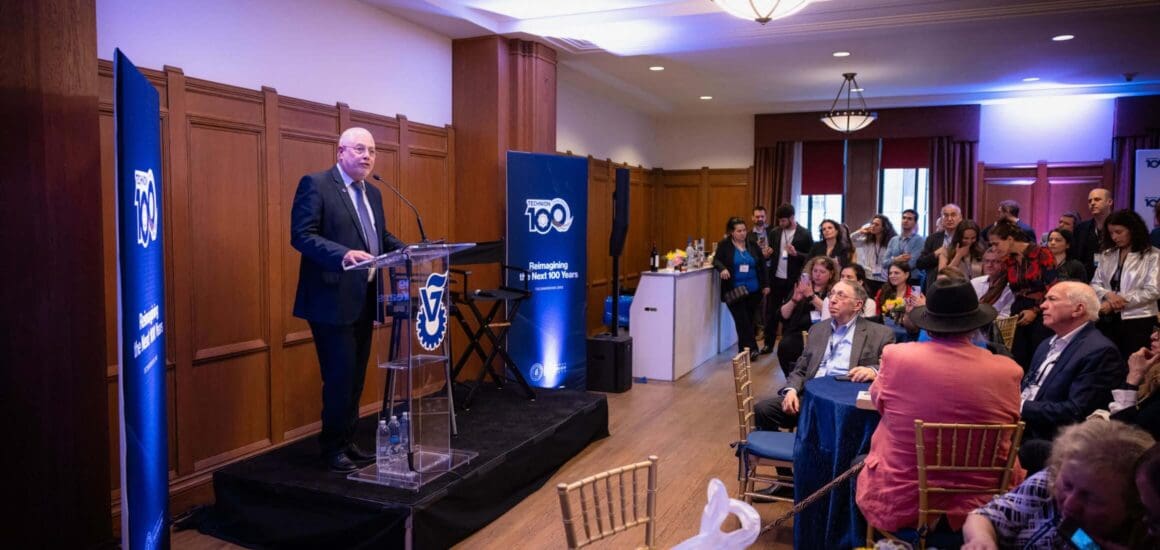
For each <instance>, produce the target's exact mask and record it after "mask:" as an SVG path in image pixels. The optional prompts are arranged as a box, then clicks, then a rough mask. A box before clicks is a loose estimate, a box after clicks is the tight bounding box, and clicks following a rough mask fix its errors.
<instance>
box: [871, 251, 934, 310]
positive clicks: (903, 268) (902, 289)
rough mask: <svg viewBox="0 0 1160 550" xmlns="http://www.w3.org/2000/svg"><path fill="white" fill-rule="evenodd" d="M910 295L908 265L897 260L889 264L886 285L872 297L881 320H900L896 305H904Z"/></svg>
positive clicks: (898, 307)
mask: <svg viewBox="0 0 1160 550" xmlns="http://www.w3.org/2000/svg"><path fill="white" fill-rule="evenodd" d="M932 275H933V274H932ZM912 293H913V288H912V287H911V286H910V264H909V263H908V262H905V261H902V260H897V261H895V262H894V263H892V264H890V269H887V270H886V284H885V285H882V288H881V289H879V290H878V294H877V295H876V296H874V301H875V302H877V303H878V307H879V308H880V309H881V311H880V314H881V315H882V317H883V318H891V319H894V320H895V321H899V320H900V318H901V312H900V309H901V307H900V306H898V304H899V303H900V302H901V303H902V304H904V305H905V303H906V299H907V298H910V296H911V294H912ZM887 302H889V303H887Z"/></svg>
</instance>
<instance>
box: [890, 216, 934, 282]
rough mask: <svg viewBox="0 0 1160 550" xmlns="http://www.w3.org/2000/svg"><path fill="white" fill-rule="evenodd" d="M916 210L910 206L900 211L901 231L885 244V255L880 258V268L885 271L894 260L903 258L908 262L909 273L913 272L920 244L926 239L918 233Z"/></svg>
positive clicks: (920, 250) (919, 252)
mask: <svg viewBox="0 0 1160 550" xmlns="http://www.w3.org/2000/svg"><path fill="white" fill-rule="evenodd" d="M917 226H918V212H915V211H914V209H912V208H907V209H906V210H903V211H902V233H899V234H898V235H895V236H894V238H892V239H890V243H888V244H887V245H886V257H885V258H883V260H882V270H883V272H884V273H885V272H886V270H888V269H890V264H892V263H894V261H895V260H905V261H906V262H907V263H909V264H910V269H911V273H914V262H916V261H918V257H919V255H921V254H922V245H923V244H924V243H925V242H926V239H924V238H922V236H920V235H919V234H918V231H917V230H916V227H917Z"/></svg>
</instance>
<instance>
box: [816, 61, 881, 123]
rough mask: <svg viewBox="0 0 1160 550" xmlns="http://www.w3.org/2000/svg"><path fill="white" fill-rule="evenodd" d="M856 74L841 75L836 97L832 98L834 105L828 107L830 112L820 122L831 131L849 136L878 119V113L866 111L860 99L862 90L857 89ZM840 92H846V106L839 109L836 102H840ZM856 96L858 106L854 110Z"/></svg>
mask: <svg viewBox="0 0 1160 550" xmlns="http://www.w3.org/2000/svg"><path fill="white" fill-rule="evenodd" d="M856 74H857V73H843V74H842V77H843V78H845V80H843V81H842V85H841V86H840V87H839V88H838V96H837V97H835V98H834V103H833V104H832V105H830V112H828V113H826V114H825V115H823V116H822V122H823V123H825V125H826V126H829V127H830V129H832V130H837V131H839V132H843V133H846V134H849V133H851V132H857V131H858V130H861V129H863V128H865V127H867V126H869V125H870V123H872V122H874V121H875V120H876V119H877V118H878V113H871V112H870V111H867V110H866V100H865V99H863V98H862V88H860V87H858V81H857V80H854V76H855V75H856ZM842 92H846V106H845V108H839V107H840V106H839V105H838V102H840V101H841V100H842ZM854 94H858V105H859V107H857V108H855V105H854V101H853V95H854Z"/></svg>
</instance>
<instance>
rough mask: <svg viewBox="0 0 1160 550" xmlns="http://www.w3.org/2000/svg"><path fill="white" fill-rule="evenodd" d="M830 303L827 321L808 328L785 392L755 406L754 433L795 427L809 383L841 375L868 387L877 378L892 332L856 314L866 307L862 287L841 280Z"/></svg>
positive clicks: (831, 296) (787, 380)
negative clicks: (801, 397) (869, 382)
mask: <svg viewBox="0 0 1160 550" xmlns="http://www.w3.org/2000/svg"><path fill="white" fill-rule="evenodd" d="M829 298H830V320H829V321H828V322H824V323H818V324H816V325H814V326H813V327H811V328H810V338H809V344H808V345H807V346H806V349H805V350H804V351H803V352H802V353H801V356H800V357H799V358H798V360H797V363H796V364H795V365H794V367H793V371H791V372H790V373H789V374H788V375H787V376H786V385H785V387H783V388H782V389H781V390H779V391H778V392H777V396H776V397H771V398H768V399H763V400H761V401H759V402H758V403H757V405H756V406H755V407H754V409H753V412H754V417H755V424H756V426H757V429H759V430H776V429H777V428H778V427H779V426H780V427H783V428H791V427H793V426H796V425H797V416H798V412H799V407H800V405H801V400H800V399H799V394H800V393H801V392H802V388H803V387H804V386H805V383H806V381H807V380H809V379H811V378H818V377H822V376H835V375H840V374H844V375H849V376H850V380H853V381H855V382H868V381H871V380H873V379H874V378H875V376H876V375H877V369H878V359H879V357H881V356H882V348H883V347H885V346H886V345H887V344H890V343H892V342H894V333H893V332H892V331H891V330H890V329H888V328H886V327H884V326H882V325H880V324H878V323H874V322H871V321H867V320H866V319H865V318H863V317H862V315H860V314H861V312H862V307H863V304H864V303H865V302H866V290H865V289H863V288H862V287H861V286H859V285H856V284H853V283H850V282H848V281H839V282H838V283H837V284H835V285H834V287H833V289H832V290H831V291H830V295H829Z"/></svg>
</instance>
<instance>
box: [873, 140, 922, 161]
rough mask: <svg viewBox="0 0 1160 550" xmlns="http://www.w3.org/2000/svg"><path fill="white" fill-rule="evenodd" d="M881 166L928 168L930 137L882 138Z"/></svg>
mask: <svg viewBox="0 0 1160 550" xmlns="http://www.w3.org/2000/svg"><path fill="white" fill-rule="evenodd" d="M882 168H930V138H887V139H884V140H882Z"/></svg>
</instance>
